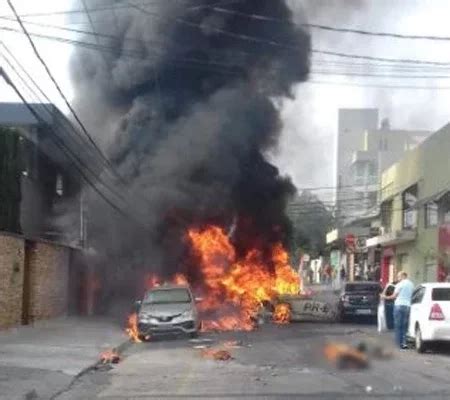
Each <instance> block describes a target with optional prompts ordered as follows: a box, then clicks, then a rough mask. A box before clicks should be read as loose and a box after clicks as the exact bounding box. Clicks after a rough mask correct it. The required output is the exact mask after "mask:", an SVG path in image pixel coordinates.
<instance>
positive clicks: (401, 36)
mask: <svg viewBox="0 0 450 400" xmlns="http://www.w3.org/2000/svg"><path fill="white" fill-rule="evenodd" d="M207 7H208V6H207ZM208 9H210V10H212V11H215V12H218V13H223V14H230V15H237V16H241V17H243V18H248V19H255V20H260V21H268V22H278V23H287V22H292V21H291V20H289V19H285V18H274V17H268V16H266V15H260V14H254V13H252V14H247V13H244V12H240V11H235V10H230V9H226V8H221V7H214V6H209V7H208ZM300 26H302V27H306V28H313V29H319V30H325V31H332V32H340V33H354V34H358V35H366V36H381V37H391V38H395V39H414V40H433V41H450V37H449V36H435V35H407V34H401V33H392V32H376V31H367V30H364V29H354V28H341V27H335V26H330V25H322V24H314V23H303V24H300Z"/></svg>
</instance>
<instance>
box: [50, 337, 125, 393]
mask: <svg viewBox="0 0 450 400" xmlns="http://www.w3.org/2000/svg"><path fill="white" fill-rule="evenodd" d="M132 344H133V342H132V341H131V340H130V339H127V340H125V341H123V342H122V343H120V344H119V345H118V346H116V347H113V348H112V350H113V351H115V352H116V353H117V354H119V355H121V354H122V353H123V352H124V351H125V350H127V349H128V348H129V347H131V345H132ZM100 365H103V364H102V361H101V360H97V361H95V362H94V363H93V364H90V365H88V366H87V367H85V368H83V369H82V370H81V371H80V372H78V374H76V375H75V376H74V377H73V378H72V380H71V381H70V382H69V384H68V385H67V386H66V387H65V388H63V389H61V390H58V391H57V392H56V393H55V394H54V395H53V396H51V397H50V398H49V400H55V399H57V398H58V397H59V396H61V395H62V394H63V393H66V392H68V391H69V390H70V389H72V387H73V385H75V383H76V382H77V381H78V379H80V378H81V377H82V376H83V375H85V374H87V373H88V372H91V371H95V370H97V369H98V367H99V366H100Z"/></svg>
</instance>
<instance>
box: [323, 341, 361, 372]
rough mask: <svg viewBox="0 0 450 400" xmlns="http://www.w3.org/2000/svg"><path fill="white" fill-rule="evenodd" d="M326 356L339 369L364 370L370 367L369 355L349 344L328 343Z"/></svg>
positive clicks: (325, 351) (325, 348) (325, 350)
mask: <svg viewBox="0 0 450 400" xmlns="http://www.w3.org/2000/svg"><path fill="white" fill-rule="evenodd" d="M324 354H325V357H326V358H327V360H328V361H329V362H330V363H332V364H333V365H334V366H336V367H337V368H339V369H364V368H367V367H368V366H369V358H368V356H367V354H365V353H364V352H362V351H360V350H358V349H357V348H355V347H353V346H350V345H348V344H344V343H328V344H327V345H326V346H325V347H324Z"/></svg>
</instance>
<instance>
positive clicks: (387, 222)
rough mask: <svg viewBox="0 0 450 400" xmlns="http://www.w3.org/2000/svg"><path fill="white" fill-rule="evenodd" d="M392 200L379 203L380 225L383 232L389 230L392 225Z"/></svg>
mask: <svg viewBox="0 0 450 400" xmlns="http://www.w3.org/2000/svg"><path fill="white" fill-rule="evenodd" d="M392 204H393V203H392V200H389V201H385V202H384V203H382V204H381V226H382V227H383V228H384V230H385V232H390V231H391V226H392Z"/></svg>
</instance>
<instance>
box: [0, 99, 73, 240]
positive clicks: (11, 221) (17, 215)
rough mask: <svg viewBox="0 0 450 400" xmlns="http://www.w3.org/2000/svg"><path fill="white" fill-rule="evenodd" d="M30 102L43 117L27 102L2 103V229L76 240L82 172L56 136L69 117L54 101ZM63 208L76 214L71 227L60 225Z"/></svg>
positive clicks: (0, 204)
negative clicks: (33, 112)
mask: <svg viewBox="0 0 450 400" xmlns="http://www.w3.org/2000/svg"><path fill="white" fill-rule="evenodd" d="M31 106H32V107H33V108H34V109H36V110H37V111H38V112H39V115H41V116H42V120H41V121H37V120H36V118H35V117H34V116H33V114H32V113H31V112H30V111H29V110H28V108H27V107H26V106H25V105H24V104H21V103H0V165H1V166H2V168H1V172H0V230H6V231H9V232H14V233H18V234H24V235H25V236H27V237H36V238H43V239H47V240H55V241H58V242H65V243H70V244H71V245H76V246H77V245H79V241H80V226H79V225H80V223H81V219H80V218H78V215H79V213H80V212H81V207H80V205H81V204H80V196H79V193H80V178H79V175H78V174H77V172H76V171H74V170H73V167H71V166H70V164H68V162H67V158H66V157H64V155H63V154H62V152H61V151H60V150H59V149H58V148H57V147H56V146H55V145H54V142H53V141H52V135H54V134H55V132H57V134H59V135H63V133H62V131H63V130H62V129H61V121H62V120H63V119H64V118H65V117H64V116H63V115H62V114H61V113H60V112H59V111H58V110H57V108H56V107H54V106H53V105H51V104H32V105H31ZM49 127H52V128H49ZM60 139H61V138H60ZM62 214H65V215H69V214H70V215H73V216H74V217H73V221H72V222H71V229H64V230H63V229H60V228H59V227H58V218H59V217H60V216H61V215H62Z"/></svg>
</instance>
